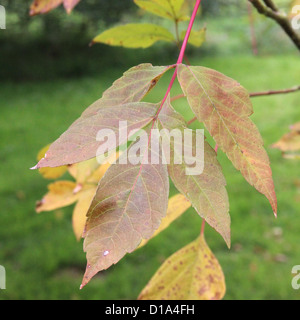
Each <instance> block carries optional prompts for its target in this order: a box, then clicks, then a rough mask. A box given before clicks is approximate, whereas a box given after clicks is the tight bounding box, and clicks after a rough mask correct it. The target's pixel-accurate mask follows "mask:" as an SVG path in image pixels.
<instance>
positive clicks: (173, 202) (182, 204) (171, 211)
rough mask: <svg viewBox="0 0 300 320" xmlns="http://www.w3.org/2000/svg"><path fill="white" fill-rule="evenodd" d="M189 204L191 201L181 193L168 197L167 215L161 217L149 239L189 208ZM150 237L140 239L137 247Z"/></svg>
mask: <svg viewBox="0 0 300 320" xmlns="http://www.w3.org/2000/svg"><path fill="white" fill-rule="evenodd" d="M190 206H191V203H190V202H189V201H188V200H187V199H186V198H185V197H184V196H183V195H182V194H177V195H175V196H174V197H172V198H170V199H169V203H168V211H167V215H166V217H165V218H163V219H162V221H161V224H160V227H159V228H158V229H157V230H156V231H155V233H154V234H153V236H152V237H151V238H150V239H152V238H154V237H155V236H157V235H158V234H159V233H161V232H162V231H164V230H165V229H167V228H168V226H169V225H170V224H171V223H172V222H173V221H175V220H176V219H177V218H179V217H180V216H181V215H182V214H183V213H184V212H185V211H186V210H187V209H188V208H190ZM150 239H148V240H145V239H144V240H142V242H141V243H140V245H139V248H141V247H143V246H144V245H145V244H146V243H147V242H148V241H149V240H150Z"/></svg>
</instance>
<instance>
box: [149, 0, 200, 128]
mask: <svg viewBox="0 0 300 320" xmlns="http://www.w3.org/2000/svg"><path fill="white" fill-rule="evenodd" d="M200 3H201V0H197V1H196V4H195V7H194V10H193V14H192V17H191V20H190V23H189V26H188V28H187V31H186V34H185V37H184V40H183V43H182V46H181V49H180V53H179V57H178V60H177V64H176V67H175V71H174V74H173V76H172V78H171V81H170V84H169V86H168V89H167V92H166V94H165V96H164V98H163V100H162V103H161V105H160V107H159V109H158V111H157V113H156V115H155V117H154V119H153V122H155V121H156V120H157V118H158V115H159V113H160V112H161V109H162V108H163V105H164V104H165V102H166V100H167V98H168V96H169V94H170V92H171V89H172V87H173V84H174V82H175V80H176V78H177V68H178V65H179V64H181V63H182V61H183V58H184V55H185V50H186V46H187V43H188V41H189V37H190V34H191V31H192V28H193V25H194V22H195V18H196V15H197V12H198V9H199V6H200ZM153 126H154V123H153Z"/></svg>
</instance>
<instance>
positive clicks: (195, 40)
mask: <svg viewBox="0 0 300 320" xmlns="http://www.w3.org/2000/svg"><path fill="white" fill-rule="evenodd" d="M185 34H186V31H183V32H182V33H181V36H180V39H181V40H184V37H185ZM205 38H206V28H202V29H200V30H199V31H194V30H192V31H191V34H190V37H189V44H191V45H193V46H194V47H197V48H199V47H201V46H202V44H203V42H204V41H205Z"/></svg>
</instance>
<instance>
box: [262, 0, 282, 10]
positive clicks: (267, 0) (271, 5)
mask: <svg viewBox="0 0 300 320" xmlns="http://www.w3.org/2000/svg"><path fill="white" fill-rule="evenodd" d="M263 1H264V3H265V4H266V6H267V7H269V8H270V9H272V10H273V11H279V10H278V8H277V6H276V5H275V3H274V2H273V0H263Z"/></svg>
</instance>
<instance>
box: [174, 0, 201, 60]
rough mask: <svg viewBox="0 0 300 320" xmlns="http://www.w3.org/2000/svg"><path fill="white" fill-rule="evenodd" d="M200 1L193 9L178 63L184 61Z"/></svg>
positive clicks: (199, 0) (198, 0)
mask: <svg viewBox="0 0 300 320" xmlns="http://www.w3.org/2000/svg"><path fill="white" fill-rule="evenodd" d="M200 3H201V0H197V1H196V4H195V7H194V10H193V13H192V17H191V20H190V23H189V26H188V28H187V31H186V34H185V37H184V40H183V43H182V46H181V50H180V54H179V57H178V61H177V64H181V63H182V61H183V58H184V53H185V49H186V46H187V43H188V41H189V37H190V34H191V31H192V28H193V25H194V22H195V19H196V15H197V12H198V9H199V6H200Z"/></svg>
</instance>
